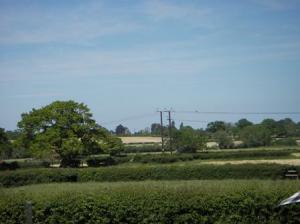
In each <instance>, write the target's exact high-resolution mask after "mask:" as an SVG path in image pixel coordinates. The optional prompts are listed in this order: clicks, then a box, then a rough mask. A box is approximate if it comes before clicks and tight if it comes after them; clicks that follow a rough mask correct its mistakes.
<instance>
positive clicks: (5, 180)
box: [0, 164, 300, 187]
mask: <svg viewBox="0 0 300 224" xmlns="http://www.w3.org/2000/svg"><path fill="white" fill-rule="evenodd" d="M289 168H290V166H287V165H278V164H239V165H230V164H226V165H186V166H170V165H156V166H145V165H143V166H135V167H117V166H116V167H103V168H86V169H75V168H74V169H71V168H65V169H63V168H52V169H51V168H50V169H42V168H41V169H24V170H17V171H3V172H0V185H2V186H5V187H10V186H21V185H27V184H37V183H51V182H87V181H100V182H104V181H143V180H193V179H198V180H204V179H208V180H213V179H282V178H283V177H284V174H285V172H286V170H287V169H289ZM293 169H296V170H297V171H298V172H300V166H296V167H293Z"/></svg>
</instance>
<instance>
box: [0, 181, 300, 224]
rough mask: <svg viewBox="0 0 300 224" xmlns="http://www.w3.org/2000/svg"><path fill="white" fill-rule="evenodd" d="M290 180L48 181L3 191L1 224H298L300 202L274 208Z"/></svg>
mask: <svg viewBox="0 0 300 224" xmlns="http://www.w3.org/2000/svg"><path fill="white" fill-rule="evenodd" d="M298 189H299V183H298V182H295V181H291V182H284V181H258V180H254V181H253V180H252V181H245V180H244V181H241V180H226V181H184V182H182V181H181V182H177V181H172V182H142V183H137V182H129V183H103V184H95V183H88V184H63V185H62V184H50V185H40V186H39V185H36V186H26V187H22V188H19V189H6V190H3V191H2V194H3V195H4V197H1V199H0V222H1V223H10V224H14V223H23V222H24V215H23V214H24V205H25V202H26V201H28V200H30V201H32V203H33V222H34V223H203V224H211V223H225V224H226V223H230V224H231V223H247V224H252V223H285V224H288V223H299V213H300V206H299V205H292V206H286V207H279V208H278V207H277V205H278V203H279V202H280V201H281V200H283V199H285V198H287V197H288V196H290V195H292V194H293V193H294V192H296V191H298Z"/></svg>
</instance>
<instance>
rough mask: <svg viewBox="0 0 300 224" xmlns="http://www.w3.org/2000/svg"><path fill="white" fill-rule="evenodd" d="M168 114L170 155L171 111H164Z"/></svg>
mask: <svg viewBox="0 0 300 224" xmlns="http://www.w3.org/2000/svg"><path fill="white" fill-rule="evenodd" d="M165 112H167V113H168V117H169V118H168V120H169V147H170V152H171V154H172V151H173V150H172V119H171V111H170V110H167V111H165Z"/></svg>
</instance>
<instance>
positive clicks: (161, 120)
mask: <svg viewBox="0 0 300 224" xmlns="http://www.w3.org/2000/svg"><path fill="white" fill-rule="evenodd" d="M159 113H160V135H161V151H162V152H164V151H165V149H164V125H163V116H162V115H163V114H162V113H163V112H162V111H159Z"/></svg>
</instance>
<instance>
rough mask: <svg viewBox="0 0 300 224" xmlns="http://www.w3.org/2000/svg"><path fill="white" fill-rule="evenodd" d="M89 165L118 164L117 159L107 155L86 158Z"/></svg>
mask: <svg viewBox="0 0 300 224" xmlns="http://www.w3.org/2000/svg"><path fill="white" fill-rule="evenodd" d="M86 162H87V164H88V166H90V167H99V166H111V165H114V164H116V162H115V160H114V159H113V158H112V157H111V156H107V157H91V158H88V159H87V160H86Z"/></svg>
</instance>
